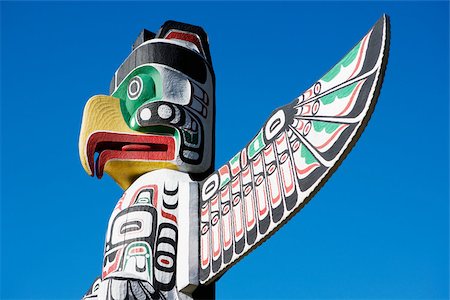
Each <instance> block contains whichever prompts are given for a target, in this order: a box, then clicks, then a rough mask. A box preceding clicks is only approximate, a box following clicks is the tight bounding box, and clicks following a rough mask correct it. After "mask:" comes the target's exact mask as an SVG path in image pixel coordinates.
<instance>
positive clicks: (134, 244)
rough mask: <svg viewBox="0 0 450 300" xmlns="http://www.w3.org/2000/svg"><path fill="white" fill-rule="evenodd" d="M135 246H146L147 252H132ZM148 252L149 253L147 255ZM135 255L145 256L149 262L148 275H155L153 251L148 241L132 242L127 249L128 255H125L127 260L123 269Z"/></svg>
mask: <svg viewBox="0 0 450 300" xmlns="http://www.w3.org/2000/svg"><path fill="white" fill-rule="evenodd" d="M135 247H144V248H145V250H146V251H147V252H146V253H131V250H132V249H133V248H135ZM147 254H148V255H147ZM133 256H145V257H146V260H147V264H148V268H147V271H148V275H149V276H150V278H152V277H153V271H152V270H153V264H152V259H153V257H152V252H151V251H150V248H149V247H148V245H147V244H146V243H142V242H134V243H131V244H130V245H129V246H128V247H127V250H126V255H125V262H124V264H123V269H125V268H126V266H127V263H128V261H129V260H130V258H131V257H133Z"/></svg>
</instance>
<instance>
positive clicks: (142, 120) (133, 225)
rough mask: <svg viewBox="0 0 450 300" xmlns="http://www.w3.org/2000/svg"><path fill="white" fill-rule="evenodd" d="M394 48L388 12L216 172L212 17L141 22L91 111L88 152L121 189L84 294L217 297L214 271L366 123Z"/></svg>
mask: <svg viewBox="0 0 450 300" xmlns="http://www.w3.org/2000/svg"><path fill="white" fill-rule="evenodd" d="M388 51H389V19H388V17H387V16H383V17H382V18H380V19H379V20H378V22H377V23H376V24H375V25H374V27H373V28H372V29H371V30H370V31H369V32H368V33H367V35H366V36H364V38H363V39H362V40H361V41H360V42H359V43H357V44H356V46H355V47H354V48H353V49H352V50H351V51H350V52H349V53H348V54H347V55H345V56H344V57H343V58H342V59H341V60H340V61H339V62H338V63H337V64H336V65H335V66H334V67H333V68H331V69H330V70H329V71H328V72H327V73H326V74H325V75H324V76H323V77H322V78H320V79H319V80H318V81H316V82H315V84H314V85H313V86H311V87H310V88H309V89H307V90H306V92H304V93H303V94H302V95H300V96H299V97H297V98H295V99H294V101H293V102H291V103H290V104H288V105H286V106H283V107H281V108H279V109H277V110H275V111H274V112H273V113H272V115H271V116H270V118H269V119H268V121H267V122H266V123H265V124H264V126H263V127H262V129H261V130H260V131H259V132H258V133H257V134H256V136H255V137H254V138H253V139H252V141H251V142H250V143H248V144H247V146H246V147H245V148H243V149H242V150H241V151H240V152H239V153H237V154H236V155H235V156H233V158H232V159H231V160H230V161H229V162H228V163H226V164H225V165H224V166H222V167H221V168H219V169H218V171H215V172H213V163H214V125H215V122H214V115H215V91H214V89H215V77H214V72H213V69H212V62H211V56H210V52H209V44H208V39H207V35H206V33H205V32H204V31H203V29H202V28H200V27H197V26H192V25H188V24H183V23H179V22H174V21H168V22H166V23H165V24H164V25H163V26H162V27H161V29H160V30H159V31H158V33H156V34H155V33H152V32H149V31H147V30H143V31H142V32H141V34H140V35H139V36H138V38H137V40H136V41H135V43H134V44H133V47H132V52H131V54H130V55H129V56H128V57H127V58H126V60H125V61H124V62H123V63H122V65H121V66H120V67H119V68H118V70H117V71H116V72H115V74H114V76H113V79H112V81H111V85H110V94H111V96H94V97H92V98H91V99H90V100H89V101H88V103H87V104H86V107H85V109H84V114H83V121H82V126H81V133H80V143H79V150H80V158H81V162H82V164H83V167H84V169H85V170H86V172H87V173H88V174H89V175H91V176H94V174H97V177H98V178H101V177H102V175H103V172H106V173H107V174H109V175H110V176H111V177H112V178H113V179H114V180H115V181H116V182H117V183H118V184H119V185H120V186H121V187H122V188H123V189H124V190H125V192H124V194H123V195H122V197H121V198H120V200H119V202H118V203H117V205H116V207H115V208H114V211H113V213H112V215H111V218H110V220H109V224H108V229H107V233H106V241H105V249H104V260H103V268H102V273H101V276H99V277H98V278H97V279H96V280H95V281H94V283H93V284H92V286H91V288H90V289H89V291H88V292H87V293H86V295H85V296H84V298H85V299H201V298H202V299H203V298H214V282H215V281H216V280H217V278H218V277H219V276H220V275H221V274H223V273H224V272H225V271H226V270H228V269H229V268H230V267H231V266H232V265H233V264H235V263H236V262H237V261H238V260H239V259H240V258H242V257H243V256H244V255H246V254H248V253H249V252H250V251H252V250H253V249H254V248H256V247H257V246H258V245H260V244H261V243H262V242H263V241H265V240H266V239H267V238H269V237H270V236H271V235H272V234H273V233H274V232H275V231H276V230H278V229H279V228H280V227H281V226H282V225H283V224H285V223H286V222H287V221H288V220H289V219H290V218H291V217H292V216H293V215H294V214H295V213H297V212H298V211H299V210H300V209H301V208H302V207H303V206H304V205H305V204H306V203H307V202H308V201H309V200H310V199H311V198H312V197H313V196H314V194H315V193H316V192H317V191H318V190H319V189H320V188H321V187H322V186H323V184H324V183H325V182H326V180H327V179H328V178H329V177H330V176H331V174H332V173H333V172H334V171H335V170H336V168H337V167H338V166H339V164H340V163H341V162H342V160H343V159H344V158H345V156H346V155H347V154H348V152H349V151H350V150H351V148H352V147H353V145H354V144H355V143H356V141H357V139H358V138H359V136H360V135H361V133H362V131H363V130H364V128H365V126H366V125H367V123H368V121H369V118H370V116H371V114H372V112H373V110H374V107H375V103H376V101H377V98H378V95H379V93H380V89H381V83H382V81H383V77H384V72H385V69H386V64H387V57H388Z"/></svg>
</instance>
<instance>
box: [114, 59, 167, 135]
mask: <svg viewBox="0 0 450 300" xmlns="http://www.w3.org/2000/svg"><path fill="white" fill-rule="evenodd" d="M112 96H113V97H116V98H119V99H120V109H121V111H122V115H123V118H124V120H125V122H127V124H128V126H130V128H131V129H134V127H135V126H136V124H135V123H134V122H132V120H131V118H132V116H133V115H134V113H135V112H136V111H137V109H138V108H139V107H140V106H142V105H143V104H144V103H147V102H152V101H157V100H159V99H161V97H162V81H161V75H160V74H159V72H158V71H157V70H156V69H155V68H154V67H152V66H142V67H139V68H136V69H135V70H133V71H132V72H131V73H130V74H129V75H128V76H127V77H126V78H125V79H124V80H123V81H122V83H121V84H120V85H119V87H118V88H117V90H116V91H115V92H114V93H113V94H112ZM133 123H134V125H133Z"/></svg>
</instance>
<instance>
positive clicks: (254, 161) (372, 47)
mask: <svg viewBox="0 0 450 300" xmlns="http://www.w3.org/2000/svg"><path fill="white" fill-rule="evenodd" d="M388 51H389V20H388V17H387V16H383V17H382V18H380V20H378V22H377V23H376V24H375V26H374V27H373V28H372V29H371V30H370V31H369V33H368V34H367V35H366V36H364V38H363V39H362V40H361V41H360V42H359V43H358V44H357V45H356V46H355V47H354V48H353V49H352V50H350V52H349V53H348V54H347V55H345V56H344V57H343V58H342V59H341V60H340V61H339V62H338V63H337V64H336V65H335V66H334V67H333V68H331V69H330V71H328V72H327V73H326V74H325V75H324V76H323V77H322V78H321V79H319V80H318V81H317V82H316V83H314V84H313V85H312V86H311V87H310V88H309V89H307V90H306V91H305V92H304V93H303V94H302V95H300V96H299V97H298V98H296V99H295V100H294V101H293V102H292V103H290V104H288V105H286V106H284V107H282V108H280V109H278V110H276V111H275V112H274V113H273V114H272V115H271V117H270V118H269V120H268V121H267V122H266V124H265V125H264V127H263V128H262V129H261V130H260V132H259V133H258V134H257V135H256V136H255V138H254V139H253V140H252V141H251V142H250V143H249V144H248V145H247V146H246V147H245V148H244V149H243V150H242V151H240V152H239V153H238V154H236V155H235V156H234V157H233V158H232V159H231V160H230V161H229V162H228V163H227V164H226V165H225V166H223V167H221V168H220V169H219V171H217V172H215V173H213V174H212V175H211V176H210V177H208V178H207V179H206V180H205V181H203V182H202V189H201V191H202V195H201V207H202V209H201V224H202V226H201V229H202V230H201V233H200V248H201V249H200V258H201V259H200V261H201V265H200V282H201V283H202V284H207V283H208V282H210V281H212V280H214V279H215V278H217V276H219V275H220V274H222V273H223V272H225V271H226V270H227V269H228V268H229V267H231V266H232V265H233V264H234V263H236V262H237V261H238V260H239V259H240V258H241V257H243V256H244V255H245V254H246V253H248V252H249V251H251V250H253V249H254V248H255V247H256V246H257V245H259V244H260V243H261V242H262V241H264V240H265V239H267V238H268V237H269V236H270V235H271V234H273V232H275V231H276V230H278V229H279V228H280V227H281V225H283V224H284V223H285V222H286V221H287V220H288V219H289V218H290V217H292V216H293V215H294V214H295V213H297V212H298V211H299V210H300V209H301V208H302V207H303V206H304V205H305V204H306V203H307V202H308V201H309V200H310V199H311V198H312V197H313V196H314V194H315V193H316V192H317V191H318V190H319V189H320V188H321V187H322V186H323V184H324V183H325V182H326V180H327V178H328V177H330V176H331V175H332V174H333V172H334V171H335V170H336V168H337V166H338V165H339V164H340V162H341V161H342V160H343V159H344V158H345V156H346V155H347V153H348V152H350V150H351V148H352V147H353V145H354V144H355V143H356V141H357V139H358V138H359V136H360V135H361V133H362V131H363V130H364V128H365V126H366V125H367V123H368V121H369V118H370V116H371V114H372V112H373V110H374V107H375V103H376V100H377V97H378V95H379V93H380V89H381V84H382V81H383V77H384V72H385V69H386V64H387V58H388Z"/></svg>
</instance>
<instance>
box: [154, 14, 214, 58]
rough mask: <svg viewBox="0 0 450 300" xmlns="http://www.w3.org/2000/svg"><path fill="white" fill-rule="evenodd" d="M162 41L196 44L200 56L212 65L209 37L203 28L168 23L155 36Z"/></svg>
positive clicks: (173, 22)
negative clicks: (170, 40) (172, 40)
mask: <svg viewBox="0 0 450 300" xmlns="http://www.w3.org/2000/svg"><path fill="white" fill-rule="evenodd" d="M155 37H156V38H162V39H176V40H182V41H187V42H190V43H192V44H194V45H195V46H196V47H197V48H198V50H199V52H200V54H202V55H203V56H204V57H205V58H206V60H207V61H208V62H209V64H210V65H212V62H211V54H210V52H209V43H208V35H207V34H206V32H205V31H204V30H203V28H201V27H199V26H195V25H190V24H186V23H181V22H176V21H167V22H165V23H164V24H163V25H162V26H161V29H160V30H159V31H158V33H157V34H156V36H155Z"/></svg>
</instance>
